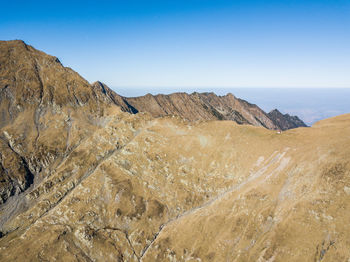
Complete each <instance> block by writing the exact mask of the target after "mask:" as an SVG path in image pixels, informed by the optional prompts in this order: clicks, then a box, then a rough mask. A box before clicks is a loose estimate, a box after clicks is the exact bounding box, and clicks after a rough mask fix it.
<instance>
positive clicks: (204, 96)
mask: <svg viewBox="0 0 350 262" xmlns="http://www.w3.org/2000/svg"><path fill="white" fill-rule="evenodd" d="M93 86H94V87H96V88H99V89H101V90H103V92H105V93H106V94H108V96H109V97H110V98H111V99H112V100H113V101H114V103H115V104H116V105H118V106H120V107H121V108H122V110H123V111H125V112H130V113H137V112H148V113H150V114H151V115H152V116H153V117H162V116H169V115H176V116H180V117H181V118H183V119H186V120H189V121H192V122H194V121H206V120H231V121H234V122H236V123H238V124H249V125H253V126H263V127H265V128H268V129H274V130H276V129H281V130H287V129H291V128H296V127H306V125H305V123H304V122H303V121H302V120H300V119H299V118H298V117H296V116H289V115H288V114H286V115H283V114H281V113H279V114H278V115H277V114H275V111H272V112H270V113H269V114H266V113H265V112H264V111H263V110H262V109H260V108H259V107H258V106H257V105H254V104H250V103H248V102H247V101H245V100H242V99H239V98H236V97H235V96H234V95H232V94H227V95H225V96H217V95H215V94H214V93H197V92H195V93H192V94H187V93H173V94H170V95H155V96H153V95H151V94H147V95H145V96H140V97H122V96H120V95H118V94H116V93H114V92H113V91H112V90H111V89H110V88H108V86H106V85H105V84H103V83H101V82H95V83H94V84H93Z"/></svg>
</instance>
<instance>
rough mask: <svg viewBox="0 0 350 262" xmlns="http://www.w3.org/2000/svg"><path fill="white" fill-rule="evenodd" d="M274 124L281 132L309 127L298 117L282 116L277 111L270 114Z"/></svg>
mask: <svg viewBox="0 0 350 262" xmlns="http://www.w3.org/2000/svg"><path fill="white" fill-rule="evenodd" d="M268 116H269V118H270V119H271V120H272V122H273V123H274V124H275V126H277V127H278V128H279V129H281V130H288V129H292V128H297V127H307V125H306V124H305V123H304V122H303V121H302V120H301V119H300V118H299V117H297V116H290V115H289V114H282V113H281V112H280V111H278V110H277V109H274V110H272V111H271V112H270V113H268Z"/></svg>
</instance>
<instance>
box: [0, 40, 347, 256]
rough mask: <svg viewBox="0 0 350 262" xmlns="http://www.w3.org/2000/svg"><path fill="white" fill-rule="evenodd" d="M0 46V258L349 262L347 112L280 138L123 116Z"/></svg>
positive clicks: (83, 85) (42, 64) (46, 65)
mask: <svg viewBox="0 0 350 262" xmlns="http://www.w3.org/2000/svg"><path fill="white" fill-rule="evenodd" d="M0 48H1V53H0V54H1V55H0V56H1V58H0V59H1V60H0V70H1V71H0V73H1V75H0V81H1V82H0V88H1V91H0V92H2V93H1V115H2V121H3V122H2V126H1V128H0V135H1V139H0V142H1V143H0V150H1V159H0V160H1V166H0V172H1V184H0V188H1V190H2V191H1V192H2V193H1V194H2V199H3V201H2V202H3V204H1V205H0V251H1V252H0V261H4V262H6V261H322V262H324V261H348V260H349V258H350V250H349V248H348V247H349V246H350V242H349V239H350V231H349V230H348V221H349V220H350V212H349V211H348V210H350V201H349V198H350V160H349V155H350V141H349V139H348V138H349V136H350V114H348V115H342V116H338V117H335V118H331V119H327V120H323V121H321V122H319V123H317V124H315V125H314V126H313V127H311V128H298V129H292V130H287V131H286V132H283V133H281V134H277V133H276V132H275V131H272V130H269V129H266V128H262V127H256V126H252V125H238V124H236V123H235V122H233V121H197V122H191V121H188V120H185V119H183V118H181V117H180V116H171V117H170V116H164V117H158V118H154V117H152V116H151V115H150V114H148V113H137V114H131V113H128V112H123V111H122V110H121V109H120V107H119V106H116V103H123V100H120V99H119V98H118V97H115V95H114V94H113V93H109V92H108V90H106V89H105V91H103V88H104V87H103V86H101V85H99V86H98V85H97V86H96V85H93V86H91V85H89V84H88V83H87V82H86V81H85V80H84V79H82V78H81V77H80V76H79V75H78V74H76V73H75V72H73V71H72V70H70V69H68V68H65V67H63V66H62V65H61V64H60V63H58V62H57V60H56V59H55V58H53V57H51V56H47V55H45V54H43V53H41V52H39V51H37V50H35V49H33V48H32V47H30V46H27V45H25V44H24V43H23V42H19V41H11V42H0ZM3 54H6V55H3ZM27 59H29V61H30V62H26V61H27ZM16 61H17V62H16ZM55 61H56V62H55ZM4 64H5V65H6V66H4ZM35 65H36V66H35ZM33 68H34V69H33ZM35 68H37V69H35ZM33 70H34V71H33ZM35 72H38V74H35ZM39 79H40V80H39ZM50 90H51V91H50ZM6 92H7V93H6ZM4 93H6V95H4ZM25 94H28V95H27V97H26V99H22V96H24V95H25ZM29 94H31V95H29ZM194 96H196V95H194ZM204 96H208V97H209V98H206V99H210V97H211V95H210V94H208V95H204ZM191 99H192V98H191ZM198 99H200V101H203V100H204V99H205V98H203V97H202V98H198ZM9 100H10V101H9ZM116 101H117V102H116ZM127 102H128V103H129V102H130V101H127ZM211 103H214V102H211ZM17 104H20V107H17ZM129 105H131V106H132V107H134V105H132V104H131V103H129ZM129 105H128V104H126V103H125V104H124V106H125V108H124V110H125V111H127V110H128V109H127V108H128V107H129ZM135 108H136V107H135ZM136 109H137V108H136ZM130 110H131V109H130ZM4 192H5V193H4ZM6 192H10V193H9V194H8V193H6Z"/></svg>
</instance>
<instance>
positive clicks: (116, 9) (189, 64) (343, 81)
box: [0, 0, 350, 91]
mask: <svg viewBox="0 0 350 262" xmlns="http://www.w3.org/2000/svg"><path fill="white" fill-rule="evenodd" d="M50 2H51V1H3V2H2V4H1V8H2V10H6V12H2V16H1V17H0V38H1V39H2V40H10V39H22V40H24V41H26V42H27V43H28V44H31V45H33V46H34V47H36V48H37V49H40V50H43V51H45V52H47V53H49V54H52V55H55V56H57V57H59V58H60V60H61V61H62V62H63V64H64V65H65V66H69V67H72V68H73V69H74V70H76V71H77V72H79V73H80V74H81V75H82V76H83V77H84V78H86V79H87V80H88V81H90V82H93V81H96V80H100V81H103V82H105V83H106V84H108V85H109V86H111V87H114V88H115V89H117V88H118V87H123V88H126V87H129V88H130V87H135V88H136V87H137V88H147V87H152V88H157V87H161V88H166V89H169V90H174V91H176V90H177V89H183V88H193V87H196V88H202V87H203V88H207V87H211V88H213V89H214V88H222V87H350V1H349V0H346V1H345V0H333V1H331V0H327V1H326V0H317V1H316V0H315V1H308V0H293V1H292V0H291V1H288V0H287V1H283V0H280V1H268V0H265V1H259V0H255V1H250V0H246V1H224V0H215V1H214V0H213V1H208V0H186V1H182V0H177V1H167V0H163V1H152V0H151V1H146V0H144V1H136V0H125V1H56V2H57V3H54V4H52V3H50Z"/></svg>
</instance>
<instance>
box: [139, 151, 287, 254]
mask: <svg viewBox="0 0 350 262" xmlns="http://www.w3.org/2000/svg"><path fill="white" fill-rule="evenodd" d="M285 154H286V152H283V153H278V152H277V151H275V152H274V153H273V154H272V155H271V156H270V157H269V158H268V159H267V160H265V161H264V163H265V165H264V166H263V167H261V168H260V169H258V170H257V171H255V172H251V175H250V176H249V177H248V178H247V180H245V181H244V182H242V183H241V184H238V185H235V186H233V187H232V188H230V189H229V190H227V191H225V192H223V193H221V194H219V195H218V196H216V197H214V198H212V199H211V200H209V201H208V202H206V203H204V204H203V205H200V206H197V207H195V208H192V209H190V210H188V211H186V212H184V213H182V214H180V215H177V216H175V217H173V218H171V219H170V220H168V221H167V222H166V223H164V224H162V225H160V227H159V231H158V232H156V234H154V237H153V239H152V241H151V243H150V244H149V245H147V246H146V247H145V248H144V249H143V251H142V252H141V255H140V261H142V260H143V258H144V257H145V256H146V255H147V252H148V250H149V249H150V248H151V247H152V245H153V243H154V242H155V241H156V240H157V238H158V236H159V235H160V234H161V232H162V231H163V229H164V228H165V227H166V226H168V225H170V224H172V223H174V222H176V221H178V220H180V219H182V218H184V217H187V216H189V215H192V214H194V213H196V212H197V211H200V210H202V209H204V208H206V207H208V206H210V205H213V204H215V203H216V202H218V201H220V200H222V199H223V198H224V197H226V196H227V195H229V194H230V193H233V192H235V191H237V190H238V189H241V188H243V187H245V186H246V187H248V186H249V185H250V184H251V183H253V182H256V180H259V178H262V176H263V174H265V173H266V171H268V170H269V168H270V167H271V166H272V165H273V164H278V163H280V162H281V160H282V159H283V157H284V156H285ZM271 172H272V171H271ZM271 172H270V173H271Z"/></svg>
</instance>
